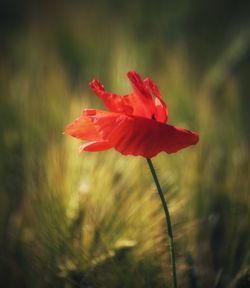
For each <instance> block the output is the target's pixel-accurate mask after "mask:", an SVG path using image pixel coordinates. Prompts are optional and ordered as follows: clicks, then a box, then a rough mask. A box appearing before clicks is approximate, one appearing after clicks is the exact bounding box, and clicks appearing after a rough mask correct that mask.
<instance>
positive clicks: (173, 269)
mask: <svg viewBox="0 0 250 288" xmlns="http://www.w3.org/2000/svg"><path fill="white" fill-rule="evenodd" d="M147 162H148V165H149V168H150V171H151V173H152V175H153V178H154V181H155V185H156V187H157V190H158V192H159V195H160V198H161V203H162V206H163V209H164V212H165V216H166V222H167V231H168V237H169V246H170V256H171V264H172V273H173V287H174V288H177V277H176V266H175V249H174V238H173V231H172V224H171V218H170V214H169V210H168V206H167V202H166V200H165V197H164V195H163V192H162V189H161V186H160V183H159V181H158V178H157V175H156V173H155V169H154V166H153V163H152V161H151V159H148V158H147Z"/></svg>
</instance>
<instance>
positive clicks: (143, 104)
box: [127, 71, 156, 119]
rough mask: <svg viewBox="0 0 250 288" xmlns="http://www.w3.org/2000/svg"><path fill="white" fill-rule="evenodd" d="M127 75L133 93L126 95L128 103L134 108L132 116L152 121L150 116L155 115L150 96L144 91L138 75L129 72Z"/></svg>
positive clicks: (144, 88)
mask: <svg viewBox="0 0 250 288" xmlns="http://www.w3.org/2000/svg"><path fill="white" fill-rule="evenodd" d="M127 75H128V78H129V80H130V82H131V84H132V87H133V88H134V93H132V94H130V95H128V97H129V101H130V103H132V105H133V108H134V112H133V115H135V116H142V117H146V118H149V119H152V116H153V115H155V113H156V108H155V104H154V101H153V98H152V96H151V95H150V93H149V92H148V90H147V89H146V87H145V85H144V83H143V81H142V79H141V77H140V75H139V74H137V73H136V72H135V71H129V72H128V74H127Z"/></svg>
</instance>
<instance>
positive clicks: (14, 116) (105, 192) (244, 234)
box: [0, 0, 250, 288]
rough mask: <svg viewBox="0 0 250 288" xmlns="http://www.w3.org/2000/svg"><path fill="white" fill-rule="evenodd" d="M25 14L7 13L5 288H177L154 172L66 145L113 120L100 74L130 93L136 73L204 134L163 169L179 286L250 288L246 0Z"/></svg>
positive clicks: (10, 5)
mask: <svg viewBox="0 0 250 288" xmlns="http://www.w3.org/2000/svg"><path fill="white" fill-rule="evenodd" d="M21 2H23V3H21ZM21 2H20V1H3V4H1V10H0V11H1V13H0V16H1V17H0V24H1V25H0V26H1V28H0V33H1V40H2V44H1V47H0V115H1V122H0V132H1V137H0V163H1V164H0V181H1V182H0V286H1V287H5V288H7V287H11V288H12V287H37V288H39V287H65V288H70V287H98V288H102V287H103V288H106V287H108V288H113V287H119V288H120V287H131V288H133V287H135V288H140V287H171V272H170V271H171V267H170V266H168V264H167V263H169V261H168V260H169V255H168V247H167V244H166V243H167V241H166V233H165V222H164V214H163V210H162V208H161V206H160V201H159V198H158V195H157V193H156V190H155V187H154V184H153V180H152V177H151V175H150V171H149V169H148V167H147V163H146V160H145V159H143V158H142V157H124V156H122V155H120V154H119V153H117V152H115V151H113V150H110V151H106V152H101V153H97V154H95V153H93V154H91V153H83V154H79V153H78V146H79V145H80V141H78V140H76V139H73V138H70V137H67V136H65V135H63V134H62V132H63V129H64V127H65V125H66V124H67V123H69V122H70V121H72V120H73V119H74V118H76V117H78V115H80V113H81V110H82V109H83V108H86V107H93V108H102V109H103V108H104V106H103V104H102V103H101V101H100V100H99V99H98V98H97V97H96V96H95V95H94V94H93V93H92V92H91V91H90V90H89V89H88V82H89V81H90V80H92V78H93V77H96V78H97V79H100V80H101V81H102V82H103V83H104V84H105V86H106V88H107V90H109V91H114V92H117V93H120V94H126V93H128V92H129V91H131V87H130V86H129V83H128V79H127V78H126V73H127V71H129V70H136V71H138V72H139V73H140V74H141V75H142V76H143V77H147V76H150V77H152V78H153V79H154V80H155V82H156V83H157V84H158V86H159V88H160V90H161V92H162V95H163V97H164V100H165V101H166V103H167V105H168V109H169V122H170V123H171V124H174V125H176V126H180V127H185V128H188V129H190V130H194V131H198V132H199V133H200V142H199V144H198V145H197V146H194V147H191V148H188V149H186V150H184V151H181V152H179V153H177V154H172V155H167V154H164V153H163V154H160V155H159V156H157V157H156V158H154V159H153V162H154V164H155V166H156V168H157V173H158V175H159V178H160V182H161V184H162V186H163V190H164V192H165V196H166V198H167V200H168V203H169V206H170V211H171V215H172V219H173V222H174V236H175V241H176V250H177V268H178V271H177V272H178V280H179V284H180V287H194V288H195V287H197V288H199V287H200V288H203V287H204V288H211V287H214V288H219V287H230V288H236V287H237V288H246V287H250V280H249V277H250V276H249V274H250V270H249V269H250V252H249V247H250V229H249V227H250V225H249V224H250V221H249V220H250V213H249V211H250V210H249V208H250V207H249V206H250V199H249V176H250V173H249V172H250V171H249V170H250V169H249V168H250V164H249V163H250V162H249V135H250V133H249V132H250V129H249V128H250V124H249V123H250V117H249V91H250V89H249V88H250V83H249V75H250V29H249V19H248V18H249V17H248V15H249V13H248V12H249V10H250V9H249V8H250V7H249V4H248V2H247V1H245V2H244V1H239V3H238V4H236V3H233V1H219V2H218V1H217V2H216V1H208V3H207V4H204V3H203V4H202V3H200V2H199V1H194V0H192V1H189V4H185V5H184V4H183V2H184V1H183V2H181V1H176V2H173V1H172V2H171V1H159V3H155V4H153V1H136V2H135V3H134V2H132V1H124V3H123V2H122V1H106V2H105V1H97V3H92V2H93V1H92V2H91V1H84V2H81V1H72V2H67V1H54V2H53V3H50V2H49V1H43V2H42V1H33V2H32V1H21ZM151 2H152V3H151Z"/></svg>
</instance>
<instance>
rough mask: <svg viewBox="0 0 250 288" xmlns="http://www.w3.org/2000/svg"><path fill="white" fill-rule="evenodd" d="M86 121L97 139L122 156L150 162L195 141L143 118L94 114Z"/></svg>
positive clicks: (194, 135)
mask: <svg viewBox="0 0 250 288" xmlns="http://www.w3.org/2000/svg"><path fill="white" fill-rule="evenodd" d="M89 118H90V119H91V121H92V122H93V124H94V126H95V127H96V130H97V131H98V132H99V134H100V135H101V137H102V138H103V139H104V140H106V141H108V142H109V144H110V145H111V146H113V147H114V148H115V149H116V150H117V151H119V152H120V153H122V154H123V155H140V156H143V157H147V158H151V157H154V156H155V155H157V154H158V153H159V152H161V151H165V152H167V153H174V152H177V151H179V150H181V149H183V148H185V147H188V146H190V145H194V144H196V143H197V142H198V140H199V136H198V134H197V133H195V132H191V131H188V130H186V129H182V128H177V127H174V126H171V125H166V124H163V123H160V122H157V121H154V120H150V119H146V118H143V117H136V116H128V115H123V114H118V113H103V112H100V111H96V115H91V116H90V117H89Z"/></svg>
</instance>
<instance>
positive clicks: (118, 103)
mask: <svg viewBox="0 0 250 288" xmlns="http://www.w3.org/2000/svg"><path fill="white" fill-rule="evenodd" d="M89 86H90V88H91V89H92V90H93V91H94V92H95V93H96V95H97V96H98V97H99V98H101V99H102V101H103V103H104V105H105V106H106V107H107V109H108V110H109V111H111V112H117V113H126V114H132V113H133V108H132V106H131V105H130V103H129V101H128V98H127V97H126V96H119V95H117V94H114V93H109V92H107V91H105V89H104V86H103V85H102V84H101V82H100V81H98V80H95V79H94V80H93V81H92V82H90V83H89Z"/></svg>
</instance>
